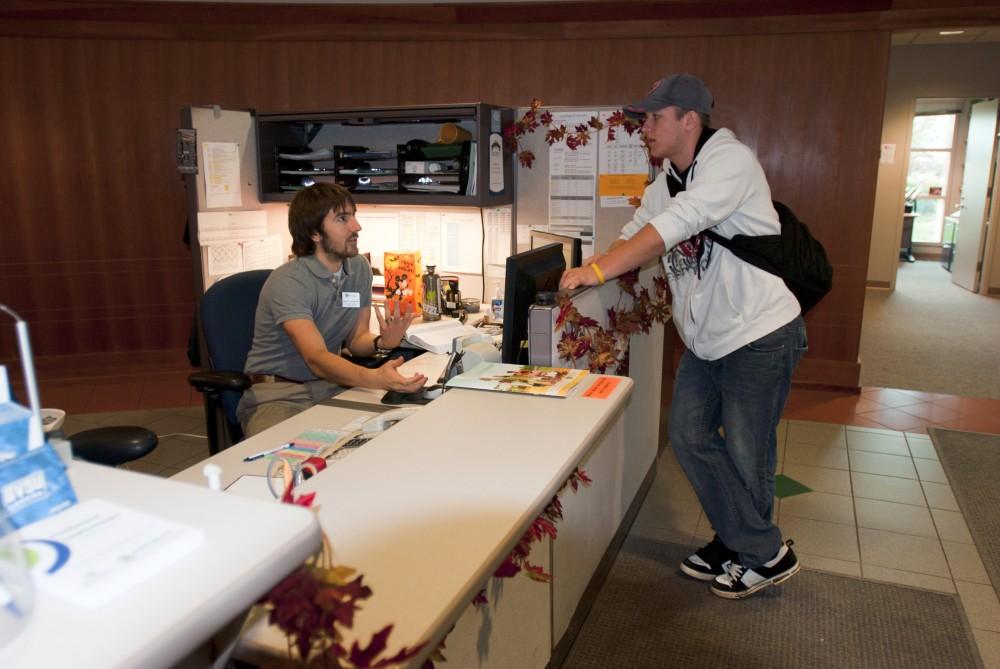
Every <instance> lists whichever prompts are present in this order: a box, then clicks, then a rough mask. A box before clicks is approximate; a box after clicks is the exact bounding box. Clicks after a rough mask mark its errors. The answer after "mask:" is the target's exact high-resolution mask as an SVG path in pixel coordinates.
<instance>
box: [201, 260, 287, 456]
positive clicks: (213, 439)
mask: <svg viewBox="0 0 1000 669" xmlns="http://www.w3.org/2000/svg"><path fill="white" fill-rule="evenodd" d="M270 274H271V270H269V269H259V270H252V271H249V272H240V273H239V274H233V275H231V276H227V277H226V278H224V279H222V280H220V281H218V282H216V283H214V284H212V286H211V287H210V288H209V289H208V290H206V291H205V294H204V295H203V296H202V299H201V312H200V314H199V315H200V316H201V331H202V335H203V336H204V338H205V346H206V348H207V349H208V361H207V362H208V369H203V370H202V371H200V372H195V373H193V374H191V375H189V376H188V383H190V384H191V386H192V387H194V389H195V390H197V391H198V392H200V393H202V394H203V395H204V396H205V426H206V429H207V430H208V450H209V452H210V453H211V454H212V455H215V454H216V453H218V452H219V451H221V450H222V449H224V448H229V447H230V446H232V445H233V444H235V443H237V442H239V441H240V440H241V439H243V430H242V428H241V427H240V422H239V420H237V418H236V405H237V404H239V401H240V397H241V396H242V395H243V391H244V390H246V389H247V388H249V387H250V385H251V382H250V377H249V376H247V375H246V374H244V373H243V367H244V365H245V364H246V361H247V354H248V353H250V346H251V344H253V327H254V314H255V313H256V311H257V299H258V298H259V297H260V290H261V288H263V287H264V281H266V280H267V277H268V276H269V275H270ZM203 364H204V361H203Z"/></svg>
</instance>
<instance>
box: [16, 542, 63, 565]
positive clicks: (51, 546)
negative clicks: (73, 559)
mask: <svg viewBox="0 0 1000 669" xmlns="http://www.w3.org/2000/svg"><path fill="white" fill-rule="evenodd" d="M21 543H22V544H24V552H25V554H26V557H27V559H28V567H29V568H30V569H34V568H35V567H36V566H37V567H38V568H39V569H44V570H45V573H46V574H54V573H56V572H57V571H59V570H60V569H62V568H63V565H65V564H66V563H67V562H68V561H69V553H70V550H69V546H67V545H66V544H64V543H63V542H61V541H52V540H51V539H25V540H24V541H22V542H21ZM32 545H37V546H38V547H37V548H33V547H32Z"/></svg>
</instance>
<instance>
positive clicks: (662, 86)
mask: <svg viewBox="0 0 1000 669" xmlns="http://www.w3.org/2000/svg"><path fill="white" fill-rule="evenodd" d="M671 105H673V106H675V107H680V108H681V109H685V110H687V109H692V110H694V111H696V112H699V113H702V114H711V113H712V107H714V106H715V100H714V99H713V98H712V93H711V92H710V91H709V90H708V86H706V85H705V82H704V81H702V80H701V79H699V78H698V77H696V76H694V75H693V74H672V75H670V76H669V77H665V78H663V79H660V80H659V81H658V82H656V83H655V84H654V85H653V87H652V88H651V89H650V90H649V92H648V93H647V94H646V97H644V98H643V99H641V100H639V101H637V102H633V103H632V104H630V105H628V106H627V107H625V113H627V114H631V115H633V116H641V115H643V114H645V113H647V112H655V111H659V110H661V109H663V108H664V107H669V106H671Z"/></svg>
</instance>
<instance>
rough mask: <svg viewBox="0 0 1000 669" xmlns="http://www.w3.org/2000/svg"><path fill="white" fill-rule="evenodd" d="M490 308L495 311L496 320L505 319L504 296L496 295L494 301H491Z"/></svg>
mask: <svg viewBox="0 0 1000 669" xmlns="http://www.w3.org/2000/svg"><path fill="white" fill-rule="evenodd" d="M490 308H491V310H492V311H493V318H494V320H498V321H502V320H503V298H501V297H494V298H493V301H492V302H491V303H490Z"/></svg>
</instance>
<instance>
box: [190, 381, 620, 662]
mask: <svg viewBox="0 0 1000 669" xmlns="http://www.w3.org/2000/svg"><path fill="white" fill-rule="evenodd" d="M597 378H599V377H597V376H589V377H587V379H586V380H585V381H584V382H583V383H582V384H581V385H582V388H581V390H580V392H578V393H577V394H576V395H575V396H574V397H570V398H567V399H561V398H550V397H528V396H522V395H515V394H508V393H494V392H485V391H474V390H459V389H455V390H450V391H448V392H447V393H445V394H444V395H443V396H442V397H441V398H439V399H437V400H435V401H433V402H431V403H430V404H428V405H427V406H426V407H424V408H422V409H420V410H419V411H418V412H417V413H415V414H414V415H412V416H410V417H409V418H407V419H406V420H404V421H403V422H401V423H398V424H397V425H395V426H394V427H392V428H390V429H389V430H388V431H386V432H385V433H383V434H382V435H380V436H379V437H377V438H375V439H374V440H372V441H371V442H369V443H368V444H366V445H364V446H363V447H362V448H360V449H358V450H357V451H356V452H354V453H353V454H351V455H350V456H349V457H348V458H346V459H344V460H341V461H339V462H336V463H335V464H334V465H333V466H331V467H330V468H328V469H327V470H325V471H323V472H321V473H320V474H318V475H317V476H315V477H313V478H312V479H310V480H309V481H307V482H305V483H304V484H303V485H302V487H301V491H302V492H308V491H316V492H317V493H318V494H317V497H316V504H317V505H318V506H319V509H320V510H319V519H320V524H321V525H322V527H323V529H324V530H325V531H326V533H327V534H328V536H329V537H330V540H331V542H332V544H333V549H334V555H335V559H336V561H337V562H338V563H340V564H346V565H349V566H351V567H354V568H356V569H358V570H359V571H360V572H361V573H362V574H364V577H365V583H366V584H367V585H368V586H369V587H371V588H372V591H373V593H374V594H373V596H372V597H371V599H369V600H367V601H366V602H365V603H364V607H363V609H362V610H361V611H360V612H359V613H358V615H357V617H356V619H355V625H354V629H353V630H352V632H351V634H352V635H353V638H356V639H358V640H359V642H360V643H361V644H362V645H366V644H367V643H368V641H369V639H370V638H371V635H372V634H373V633H374V632H375V631H377V630H379V629H381V628H382V627H384V626H385V625H387V624H389V623H392V624H393V625H394V628H393V631H392V635H391V636H390V638H389V647H388V649H387V654H394V653H395V652H396V651H397V650H398V649H399V648H400V647H401V646H404V645H405V646H412V645H415V644H417V643H420V642H423V641H430V642H436V640H437V639H440V638H441V637H442V636H443V635H444V634H445V633H446V632H447V630H448V629H449V628H450V626H451V625H452V624H453V623H454V621H455V620H456V619H457V618H458V616H459V615H460V614H461V612H462V611H463V610H464V608H465V607H466V606H467V605H468V604H469V603H470V602H471V601H472V598H473V596H474V595H475V594H476V592H478V590H479V588H481V587H483V585H484V584H485V583H486V582H487V581H488V579H489V577H490V576H491V574H492V573H493V571H495V570H496V567H497V566H498V565H499V564H500V562H501V561H502V560H503V559H504V557H506V555H508V554H509V552H510V550H511V549H512V548H513V546H514V544H515V543H516V542H517V541H518V539H520V537H521V535H522V534H523V533H524V531H525V530H526V529H527V527H528V525H529V524H530V523H531V521H532V520H533V519H534V518H535V517H536V516H537V515H538V514H539V513H540V512H541V511H542V510H543V509H544V507H545V506H546V505H547V504H548V503H549V502H550V501H551V499H552V497H553V495H555V493H556V492H557V491H558V490H559V488H560V487H561V486H562V485H563V483H565V481H566V480H567V478H568V477H569V475H570V474H571V473H572V471H573V470H574V469H575V467H576V466H577V464H578V463H580V462H581V461H582V460H583V459H584V458H585V457H586V455H587V453H588V452H589V450H590V449H591V448H592V447H593V445H594V444H595V443H596V442H597V440H598V439H599V438H600V437H601V436H602V434H603V432H604V430H606V429H607V428H608V426H609V425H610V424H611V423H612V422H613V421H614V420H615V419H616V418H618V416H620V414H621V412H622V411H623V410H624V404H625V400H626V399H627V397H628V395H629V393H630V392H631V390H632V381H631V379H628V378H621V379H620V382H619V384H618V386H617V387H616V389H615V390H614V392H613V393H612V395H611V397H610V398H608V399H606V400H599V399H588V398H585V397H582V391H583V390H585V389H586V388H587V387H589V385H590V384H591V383H593V382H594V380H596V379H597ZM361 413H363V412H360V411H356V410H353V409H347V408H336V407H329V406H317V407H313V408H312V409H309V410H307V411H305V412H303V413H302V414H300V415H298V416H296V417H294V418H292V419H290V420H289V421H286V422H285V423H282V424H279V425H276V426H274V427H273V428H271V429H270V430H267V431H265V432H262V433H261V434H259V435H256V436H254V437H253V438H251V439H248V440H247V441H245V442H242V443H241V444H238V445H236V446H234V447H232V448H230V449H228V450H227V451H223V452H222V453H220V454H219V455H217V456H215V457H214V458H213V460H215V461H217V462H219V464H220V465H221V466H222V467H223V470H224V474H223V476H224V478H225V479H226V480H227V481H229V480H235V478H237V477H238V476H239V475H240V474H241V473H261V471H262V468H263V467H264V466H265V465H264V464H262V463H261V462H252V463H245V465H246V466H245V468H244V467H242V464H243V463H242V457H243V456H244V455H247V454H250V453H254V452H258V451H261V450H265V449H267V448H269V447H273V446H274V445H277V444H280V443H281V442H282V441H284V440H287V439H288V438H290V437H293V436H295V435H296V434H298V433H299V432H301V431H303V430H304V429H308V428H316V427H341V426H344V425H345V424H347V423H348V422H349V421H351V420H352V419H353V418H354V417H356V416H358V415H359V414H361ZM198 476H199V474H198V471H197V469H196V468H191V469H188V470H185V471H183V472H181V473H179V474H177V475H176V477H175V478H178V479H182V480H196V479H197V477H198ZM349 641H350V639H349ZM245 643H246V644H247V646H249V647H251V648H253V647H259V646H263V647H272V648H283V647H284V644H283V638H282V637H281V636H280V634H278V633H276V632H274V631H273V630H268V629H266V628H264V627H263V626H258V627H257V628H255V629H254V630H253V631H252V632H251V633H250V634H249V635H248V638H246V639H245ZM427 650H428V651H430V650H431V648H430V647H428V649H427Z"/></svg>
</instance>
